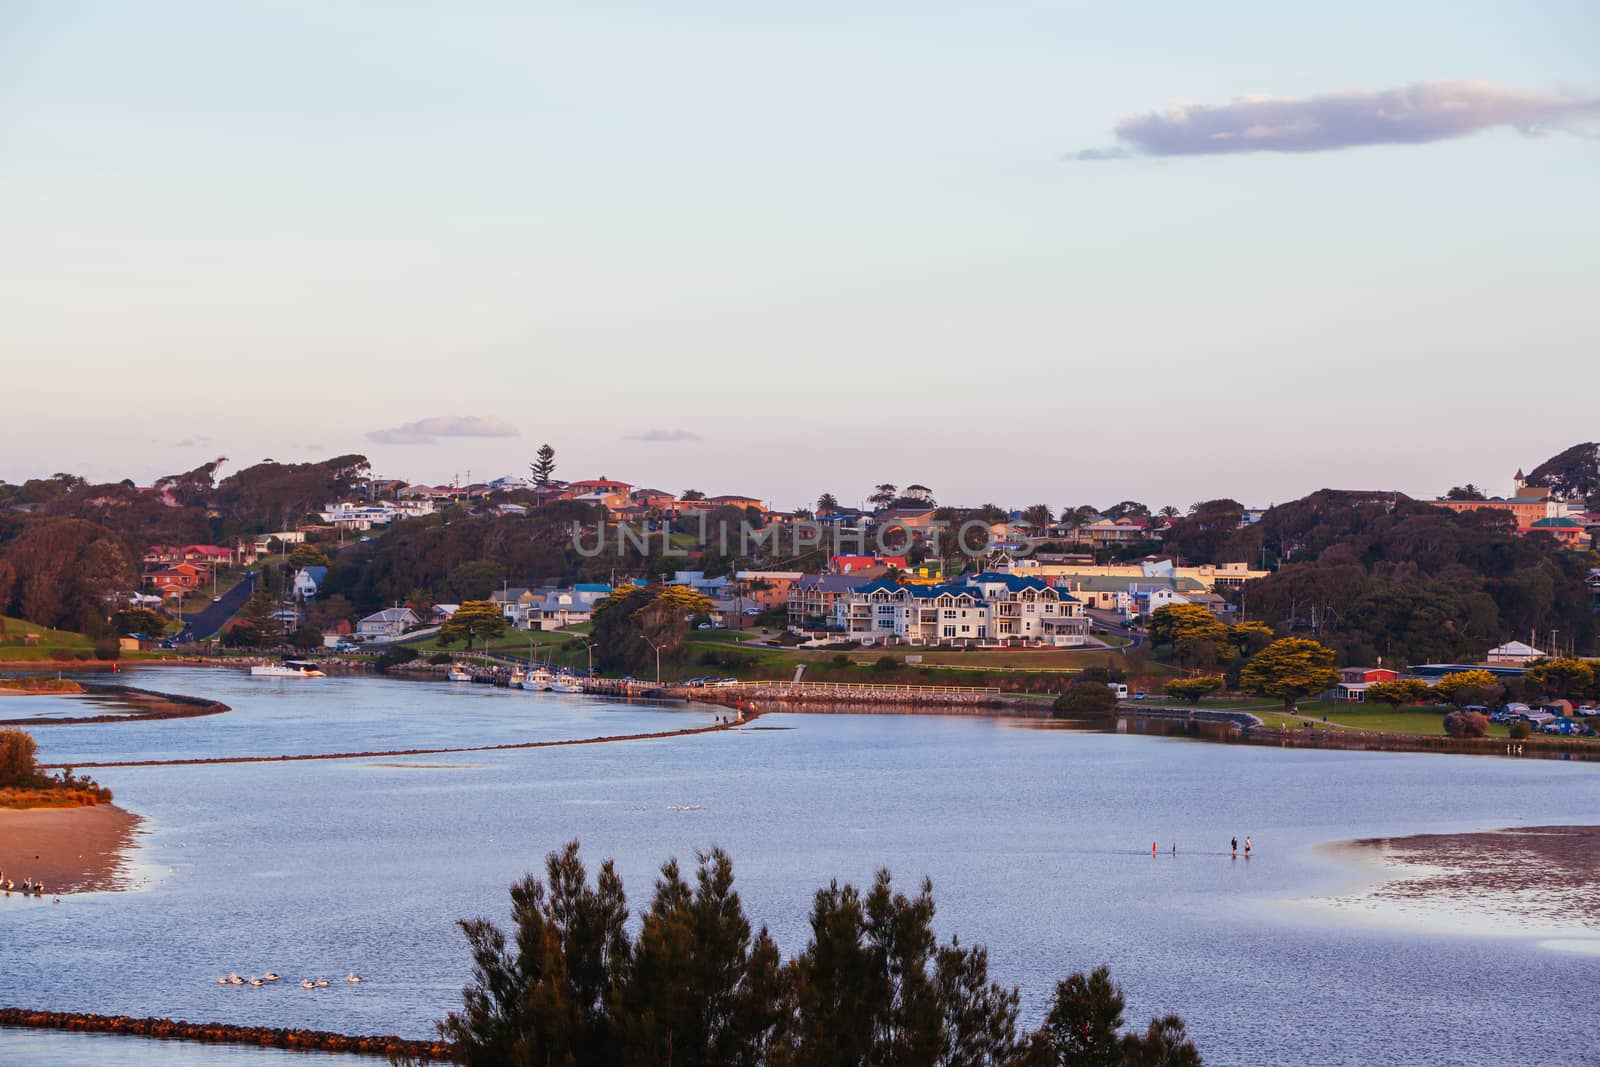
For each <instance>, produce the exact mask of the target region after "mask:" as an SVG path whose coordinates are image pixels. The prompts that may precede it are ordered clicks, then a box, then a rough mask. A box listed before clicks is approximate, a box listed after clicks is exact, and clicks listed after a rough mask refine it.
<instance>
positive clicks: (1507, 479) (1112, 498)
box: [0, 441, 1580, 513]
mask: <svg viewBox="0 0 1600 1067" xmlns="http://www.w3.org/2000/svg"><path fill="white" fill-rule="evenodd" d="M1578 443H1580V442H1578V441H1569V442H1566V443H1565V444H1563V445H1561V446H1559V447H1556V448H1553V449H1552V450H1551V451H1550V453H1549V454H1548V455H1545V456H1542V457H1540V458H1538V459H1530V460H1527V461H1525V462H1520V463H1516V464H1513V465H1512V466H1511V468H1510V469H1509V470H1507V471H1506V472H1505V474H1504V475H1503V478H1502V480H1501V481H1499V482H1493V481H1489V480H1487V479H1474V478H1463V479H1459V480H1457V479H1446V480H1444V482H1447V484H1443V483H1441V485H1440V486H1439V487H1438V488H1437V489H1427V490H1416V491H1413V490H1412V489H1408V488H1406V487H1403V486H1397V485H1390V484H1382V483H1377V482H1374V483H1370V484H1369V483H1359V482H1356V481H1354V480H1349V481H1326V480H1324V481H1323V482H1322V483H1320V484H1317V485H1313V486H1310V487H1308V488H1306V489H1304V490H1302V491H1300V492H1294V493H1290V494H1288V495H1282V496H1276V497H1273V498H1272V499H1270V500H1264V499H1257V498H1252V497H1250V496H1248V495H1241V494H1240V493H1238V492H1226V491H1224V492H1220V493H1211V494H1208V495H1203V496H1194V497H1193V498H1192V499H1184V500H1182V501H1181V502H1180V498H1179V497H1178V496H1175V495H1173V494H1168V495H1167V496H1164V497H1155V496H1150V495H1148V494H1145V495H1141V494H1139V493H1137V492H1129V493H1122V494H1120V495H1118V494H1117V493H1115V492H1113V493H1111V494H1109V496H1108V497H1107V498H1106V499H1104V500H1102V499H1101V497H1106V496H1107V494H1104V493H1101V494H1100V495H1099V496H1093V497H1090V496H1088V495H1087V494H1078V495H1076V496H1074V495H1073V494H1070V493H1069V494H1067V496H1066V498H1065V499H1062V500H1039V499H1033V497H1031V496H1030V497H1028V499H1026V500H1024V499H1022V498H1021V496H1016V497H1015V499H1012V498H1009V497H1006V496H1005V494H1000V493H990V494H988V495H987V496H985V495H984V494H982V493H978V494H975V496H976V497H983V499H976V498H971V499H969V498H967V497H960V498H947V497H946V496H945V495H943V494H942V493H941V492H940V488H939V486H938V485H935V484H930V483H929V482H928V481H927V480H925V479H912V480H908V481H906V482H895V483H893V484H895V485H896V486H898V487H899V488H901V489H904V488H905V487H906V486H908V485H912V484H919V483H920V484H923V485H927V486H928V487H929V488H930V489H931V490H932V491H933V495H934V499H935V501H936V506H939V507H958V508H964V507H971V508H976V507H981V506H983V505H984V504H995V505H998V506H1001V507H1005V508H1009V509H1022V508H1026V507H1028V506H1030V505H1032V504H1040V503H1044V504H1049V505H1050V506H1051V508H1053V509H1055V511H1056V512H1057V513H1059V512H1060V510H1061V509H1062V508H1064V507H1076V506H1079V505H1084V504H1087V505H1089V506H1091V507H1094V508H1096V509H1097V510H1104V509H1106V508H1109V507H1112V506H1113V505H1115V504H1117V503H1120V502H1122V501H1124V500H1136V501H1138V502H1140V503H1142V504H1145V505H1146V506H1148V507H1149V508H1150V510H1151V511H1152V512H1154V511H1158V510H1160V509H1161V508H1162V507H1166V506H1168V505H1169V504H1170V505H1171V506H1173V507H1176V508H1178V509H1179V510H1180V511H1187V510H1188V509H1189V508H1190V507H1191V506H1192V505H1194V504H1198V503H1203V502H1205V501H1208V500H1218V499H1233V500H1237V501H1238V502H1239V503H1240V504H1243V505H1244V506H1245V507H1247V508H1263V509H1264V508H1269V507H1273V506H1276V505H1278V504H1283V503H1287V502H1289V501H1292V500H1300V499H1303V498H1305V497H1307V496H1309V495H1311V494H1312V493H1316V492H1319V491H1321V490H1325V489H1331V490H1344V491H1372V492H1398V493H1404V494H1405V495H1406V496H1408V497H1411V498H1413V499H1419V500H1428V499H1435V498H1439V497H1443V496H1444V495H1445V493H1447V492H1448V491H1449V490H1450V489H1451V488H1454V487H1457V486H1465V485H1469V484H1470V485H1474V486H1476V487H1477V488H1478V489H1479V490H1481V491H1482V492H1483V494H1484V496H1485V497H1488V498H1495V497H1509V496H1511V494H1512V479H1513V477H1514V476H1515V473H1516V471H1518V470H1521V471H1523V472H1527V471H1531V470H1533V469H1534V468H1535V467H1536V466H1538V465H1539V464H1540V463H1543V462H1544V461H1545V460H1547V459H1549V458H1551V457H1552V456H1554V455H1556V454H1558V453H1559V452H1561V451H1562V450H1564V449H1565V448H1568V447H1571V446H1572V445H1575V444H1578ZM341 455H364V456H366V457H367V458H368V460H369V462H370V461H371V459H372V457H371V454H370V453H369V452H366V451H363V450H361V449H353V450H351V451H348V452H347V451H328V452H325V453H323V454H319V455H315V456H306V457H304V458H294V459H280V458H278V457H276V456H272V457H262V458H260V459H256V460H251V461H248V462H235V461H234V460H233V459H232V458H229V459H228V461H227V462H226V463H225V464H223V465H222V467H221V468H219V474H218V477H217V480H218V481H219V482H220V481H222V480H223V479H225V478H227V477H228V476H229V475H230V474H232V473H235V472H237V471H239V470H241V469H243V468H245V467H250V466H254V465H255V464H257V463H265V462H269V461H271V462H278V463H285V464H289V463H314V462H320V461H322V460H327V459H332V458H334V457H336V456H341ZM529 456H530V461H531V456H532V451H531V450H530V453H529ZM561 457H562V453H561V450H560V449H557V451H556V461H557V471H556V474H555V476H554V477H555V478H556V480H559V481H562V482H574V481H582V480H585V479H591V478H602V477H604V478H613V479H616V480H618V481H626V482H628V483H629V484H630V485H631V486H633V487H634V488H636V489H646V488H648V489H659V490H662V491H664V492H670V493H672V494H674V495H681V494H682V493H683V492H685V491H687V490H690V489H697V490H699V491H701V492H703V493H705V494H706V495H707V496H719V495H732V494H747V495H749V496H751V497H753V498H755V499H758V500H761V501H763V502H764V503H766V504H767V505H768V506H769V507H771V508H773V509H774V510H776V511H793V510H795V509H796V508H813V507H814V506H815V504H816V500H817V498H818V497H819V496H820V495H821V494H822V493H824V492H831V493H833V494H834V496H835V497H837V498H838V500H839V502H840V505H841V506H842V507H848V508H866V507H868V505H867V504H866V499H867V497H868V496H870V494H871V493H872V492H873V490H874V489H875V488H876V486H877V484H878V483H876V482H874V483H872V484H869V485H866V486H862V487H860V495H859V496H858V497H857V496H852V495H851V494H849V493H848V492H842V491H841V490H840V488H839V487H832V488H830V487H826V486H823V487H819V488H818V489H817V490H816V491H815V492H813V493H811V495H810V497H809V498H805V499H798V500H795V499H792V498H789V497H784V496H781V495H777V494H764V493H762V492H760V491H759V490H760V489H761V488H762V486H761V485H749V484H735V485H731V486H724V485H721V484H720V483H717V482H714V481H709V480H704V479H702V480H701V481H698V482H697V481H695V480H693V479H690V480H688V481H686V482H685V483H684V484H682V485H678V484H676V483H677V482H678V481H683V479H682V478H676V479H665V480H663V479H656V480H653V481H652V480H644V481H635V480H633V477H634V476H633V475H630V471H629V470H628V467H627V464H625V463H624V464H623V465H621V466H615V467H606V468H604V469H595V470H584V471H579V472H572V471H569V470H567V469H566V464H564V463H562V461H561ZM215 458H216V456H211V457H210V458H209V459H201V460H197V461H196V462H194V463H192V464H190V465H189V466H187V467H184V468H182V469H175V470H165V471H161V472H160V473H157V474H148V475H147V476H144V477H138V476H135V475H132V474H129V475H124V477H121V478H117V477H104V478H102V477H93V478H89V479H88V480H89V481H90V482H91V483H93V484H115V483H120V482H122V481H124V480H131V481H133V483H134V484H135V485H138V486H140V487H149V486H151V485H152V484H153V483H154V482H155V481H156V480H157V479H159V478H163V477H167V476H170V475H175V474H182V473H184V472H186V471H188V470H193V469H194V468H195V467H198V466H201V465H202V464H204V463H207V462H210V459H215ZM14 466H15V465H10V467H11V468H14ZM0 469H9V468H0ZM57 473H62V474H73V475H78V476H85V475H83V473H82V472H81V471H75V470H70V469H67V468H64V467H55V468H53V469H51V470H49V471H42V470H41V471H35V472H32V473H26V474H15V475H10V476H8V475H6V474H4V473H0V482H3V483H10V484H12V485H20V484H22V483H23V482H26V481H28V480H29V479H33V478H49V477H52V476H53V475H54V474H57ZM1007 473H1008V479H1014V478H1015V477H1016V475H1017V471H1016V469H1015V468H1011V469H1010V470H1008V472H1007ZM372 474H373V477H374V478H377V479H381V480H386V481H390V480H393V481H405V482H407V483H408V484H413V485H418V484H422V485H430V486H441V485H455V484H459V485H461V486H467V485H472V484H486V483H489V482H492V481H494V480H495V479H496V478H501V477H513V478H523V479H526V478H528V476H529V475H528V470H527V464H526V463H523V464H522V465H521V468H520V469H518V468H517V467H516V466H515V465H513V466H511V467H508V468H505V469H502V468H484V469H479V468H476V467H471V468H463V469H460V470H455V471H451V472H449V473H446V474H444V475H442V476H438V477H428V476H421V477H418V476H412V475H408V474H405V473H402V472H398V471H394V470H385V469H383V468H381V467H379V466H378V465H376V464H374V465H373V468H372ZM469 475H470V477H469ZM791 477H792V476H791ZM1013 495H1014V496H1015V494H1013ZM1034 495H1035V496H1036V495H1037V493H1035V494H1034ZM1058 495H1059V494H1058Z"/></svg>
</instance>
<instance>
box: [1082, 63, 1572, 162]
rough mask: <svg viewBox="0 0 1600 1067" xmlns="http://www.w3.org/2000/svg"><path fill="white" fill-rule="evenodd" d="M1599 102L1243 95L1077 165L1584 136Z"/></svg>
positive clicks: (1428, 87)
mask: <svg viewBox="0 0 1600 1067" xmlns="http://www.w3.org/2000/svg"><path fill="white" fill-rule="evenodd" d="M1597 120H1600V97H1596V96H1579V95H1574V94H1557V93H1542V92H1530V91H1527V90H1523V89H1508V88H1506V87H1505V86H1501V85H1495V84H1493V83H1492V82H1465V81H1422V82H1413V83H1412V84H1410V85H1403V86H1400V87H1399V88H1396V89H1382V90H1377V91H1368V90H1352V91H1349V92H1342V93H1326V94H1323V95H1320V96H1307V97H1302V98H1298V99H1297V98H1294V97H1287V96H1238V97H1234V99H1233V100H1232V101H1231V102H1229V103H1227V104H1222V105H1220V106H1217V107H1208V106H1205V105H1203V104H1189V103H1176V104H1173V105H1172V106H1171V107H1169V108H1168V109H1167V110H1166V111H1165V112H1162V113H1160V114H1156V113H1151V114H1147V115H1130V116H1128V117H1127V118H1124V119H1122V120H1121V121H1120V122H1118V123H1117V125H1116V135H1117V141H1118V142H1119V143H1118V144H1115V145H1111V146H1108V147H1105V148H1086V149H1083V150H1082V151H1079V152H1077V153H1074V154H1073V155H1072V156H1071V158H1073V159H1082V160H1101V159H1126V158H1128V157H1130V156H1208V155H1227V154H1231V153H1236V152H1328V151H1332V150H1334V149H1339V148H1354V147H1357V146H1359V145H1375V144H1427V143H1429V142H1431V141H1445V140H1449V139H1451V138H1453V137H1465V136H1467V135H1468V134H1473V133H1477V132H1478V131H1479V130H1487V129H1490V128H1493V127H1496V126H1509V127H1511V128H1512V129H1515V130H1518V131H1520V132H1522V133H1524V134H1527V135H1529V136H1537V135H1540V134H1543V133H1548V132H1549V131H1551V130H1565V131H1566V132H1569V133H1584V132H1585V128H1586V127H1592V126H1594V124H1595V123H1596V121H1597Z"/></svg>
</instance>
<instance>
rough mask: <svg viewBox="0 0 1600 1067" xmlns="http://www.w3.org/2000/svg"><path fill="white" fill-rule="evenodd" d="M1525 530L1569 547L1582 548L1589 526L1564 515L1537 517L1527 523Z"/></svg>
mask: <svg viewBox="0 0 1600 1067" xmlns="http://www.w3.org/2000/svg"><path fill="white" fill-rule="evenodd" d="M1525 532H1526V533H1530V534H1541V535H1543V536H1545V537H1553V538H1555V540H1556V541H1557V542H1558V543H1559V544H1563V545H1567V546H1569V547H1571V548H1582V547H1583V542H1584V541H1585V540H1586V539H1587V538H1588V536H1589V528H1588V527H1587V526H1585V525H1584V524H1583V523H1581V522H1579V521H1578V520H1577V519H1572V518H1567V517H1565V516H1563V517H1561V518H1549V519H1537V520H1535V521H1534V522H1532V523H1529V524H1528V529H1527V530H1526V531H1525Z"/></svg>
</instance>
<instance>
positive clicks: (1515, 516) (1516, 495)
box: [1429, 470, 1572, 534]
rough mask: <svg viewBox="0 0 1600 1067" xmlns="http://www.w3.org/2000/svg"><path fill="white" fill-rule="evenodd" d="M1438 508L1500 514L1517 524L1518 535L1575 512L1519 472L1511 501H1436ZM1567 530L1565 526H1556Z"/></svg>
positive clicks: (1495, 498) (1513, 480)
mask: <svg viewBox="0 0 1600 1067" xmlns="http://www.w3.org/2000/svg"><path fill="white" fill-rule="evenodd" d="M1429 503H1431V504H1432V505H1433V506H1434V507H1440V508H1449V509H1450V510H1451V511H1454V512H1458V513H1459V512H1463V511H1497V512H1503V513H1504V514H1506V515H1509V516H1510V517H1511V520H1512V521H1513V522H1514V523H1515V524H1516V527H1517V532H1518V533H1521V534H1526V533H1529V532H1532V531H1533V529H1534V528H1535V526H1536V525H1538V524H1539V523H1540V522H1542V521H1544V520H1546V519H1564V518H1567V517H1568V514H1569V513H1570V512H1571V510H1572V507H1571V505H1570V504H1569V503H1568V502H1567V501H1566V500H1564V499H1563V498H1561V497H1559V496H1557V495H1556V494H1555V493H1554V492H1553V491H1551V490H1550V489H1547V488H1545V487H1544V486H1542V485H1529V484H1528V481H1527V478H1526V477H1524V475H1523V473H1522V471H1520V470H1519V471H1517V473H1516V475H1515V476H1514V477H1513V478H1512V481H1511V496H1510V497H1509V498H1503V497H1492V498H1490V499H1488V500H1432V501H1429ZM1550 529H1551V527H1543V528H1542V531H1549V530H1550ZM1555 529H1557V530H1565V529H1566V527H1564V526H1557V527H1555Z"/></svg>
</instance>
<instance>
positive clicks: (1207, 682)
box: [1167, 675, 1222, 704]
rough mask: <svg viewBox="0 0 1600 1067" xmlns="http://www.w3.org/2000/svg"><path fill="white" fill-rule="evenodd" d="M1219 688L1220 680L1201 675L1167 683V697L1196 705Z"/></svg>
mask: <svg viewBox="0 0 1600 1067" xmlns="http://www.w3.org/2000/svg"><path fill="white" fill-rule="evenodd" d="M1221 688H1222V679H1221V678H1216V677H1213V676H1211V675H1201V676H1200V677H1199V678H1174V679H1173V680H1172V681H1170V682H1168V683H1167V695H1168V696H1175V697H1177V698H1178V699H1179V700H1187V701H1188V702H1189V703H1191V704H1198V703H1200V701H1202V700H1204V699H1205V698H1206V697H1207V696H1209V695H1210V694H1212V693H1215V692H1216V691H1217V690H1218V689H1221Z"/></svg>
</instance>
